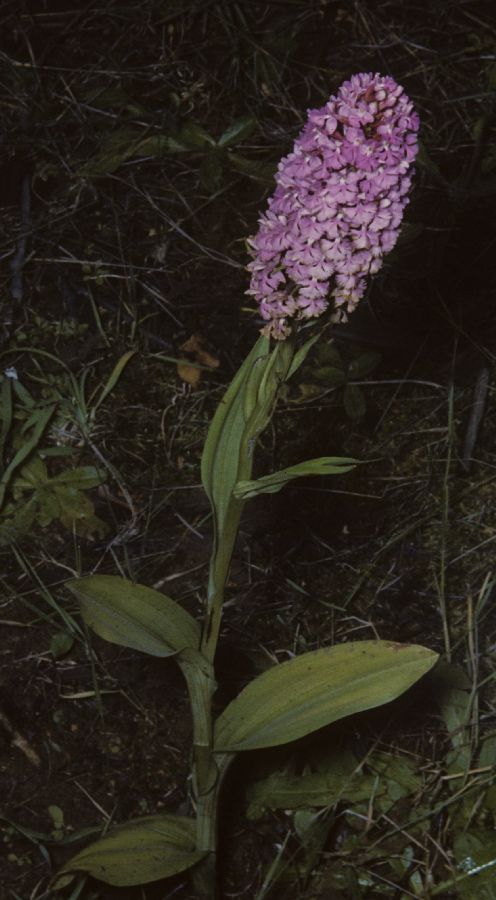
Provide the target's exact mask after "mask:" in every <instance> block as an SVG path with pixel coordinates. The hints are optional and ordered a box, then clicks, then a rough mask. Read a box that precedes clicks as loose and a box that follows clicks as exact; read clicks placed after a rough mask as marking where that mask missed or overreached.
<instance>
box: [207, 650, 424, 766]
mask: <svg viewBox="0 0 496 900" xmlns="http://www.w3.org/2000/svg"><path fill="white" fill-rule="evenodd" d="M437 658H438V654H437V653H434V652H433V651H431V650H427V649H426V648H425V647H420V646H417V645H415V644H393V643H390V642H388V641H359V642H354V643H350V644H340V645H338V646H335V647H328V648H326V649H322V650H314V651H312V652H311V653H304V654H302V656H297V657H296V658H295V659H292V660H289V662H284V663H281V664H280V665H278V666H275V667H274V668H273V669H269V671H268V672H264V673H263V675H259V676H258V678H255V680H254V681H252V682H251V684H249V685H248V686H247V687H246V688H245V689H244V690H243V691H242V692H241V694H239V696H238V697H236V698H235V699H234V700H233V701H232V702H231V703H230V704H229V706H228V707H227V708H226V709H225V710H224V712H223V713H222V714H221V716H220V717H219V719H218V720H217V723H216V728H215V742H214V744H215V750H216V751H217V752H220V751H222V752H224V751H228V750H229V751H232V752H238V751H241V750H254V749H257V748H262V747H276V746H278V745H280V744H286V743H288V742H289V741H294V740H296V739H297V738H300V737H303V736H304V735H306V734H310V733H311V732H312V731H316V730H317V729H318V728H322V727H323V726H324V725H329V724H330V723H331V722H336V721H337V720H338V719H342V718H344V717H345V716H350V715H352V714H353V713H357V712H362V711H363V710H366V709H373V708H374V707H376V706H381V705H382V704H384V703H389V702H390V701H391V700H394V699H395V698H396V697H399V696H400V694H402V693H403V692H404V691H406V690H407V689H408V688H409V687H411V685H412V684H414V683H415V682H416V681H417V680H418V679H419V678H421V677H422V675H424V674H425V673H426V672H428V671H429V669H431V668H432V666H433V665H434V663H435V662H436V660H437Z"/></svg>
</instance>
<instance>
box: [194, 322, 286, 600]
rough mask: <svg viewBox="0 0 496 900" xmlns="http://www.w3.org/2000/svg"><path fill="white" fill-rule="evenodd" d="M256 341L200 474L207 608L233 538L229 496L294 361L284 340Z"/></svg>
mask: <svg viewBox="0 0 496 900" xmlns="http://www.w3.org/2000/svg"><path fill="white" fill-rule="evenodd" d="M269 348H270V342H269V339H268V338H266V337H263V336H262V337H260V338H259V339H258V341H257V342H256V344H255V346H254V347H253V348H252V350H251V352H250V353H249V354H248V356H247V357H246V359H245V361H244V362H243V363H242V365H241V366H240V368H239V369H238V371H237V373H236V375H235V376H234V378H233V380H232V382H231V384H230V385H229V387H228V389H227V391H226V393H225V394H224V397H223V398H222V400H221V402H220V404H219V406H218V407H217V410H216V412H215V415H214V417H213V419H212V422H211V423H210V428H209V430H208V435H207V439H206V441H205V446H204V449H203V455H202V463H201V472H202V482H203V486H204V488H205V492H206V494H207V496H208V498H209V500H210V503H211V506H212V512H213V518H214V549H213V553H212V559H211V565H210V580H209V590H208V596H209V609H210V608H211V606H212V603H213V598H214V597H216V596H218V594H219V592H221V591H222V589H223V586H224V583H225V580H226V577H227V570H228V568H229V562H230V559H231V554H232V549H233V545H234V540H235V537H236V532H237V527H238V524H239V518H240V515H241V510H242V502H241V501H240V500H238V499H237V498H236V497H234V495H233V491H234V488H235V486H236V484H237V483H238V481H248V480H249V479H250V476H251V470H252V461H253V451H254V447H255V442H256V440H257V438H258V435H259V434H260V433H261V432H262V431H263V429H264V428H265V427H266V425H267V423H268V422H269V419H270V417H271V415H272V411H273V408H274V405H275V402H276V399H277V394H278V391H279V388H280V386H281V384H282V383H283V382H284V380H285V378H286V376H287V373H288V370H289V367H290V365H291V361H292V357H293V346H292V344H291V342H290V341H289V340H287V341H279V342H277V344H276V346H275V347H274V349H273V350H272V352H269Z"/></svg>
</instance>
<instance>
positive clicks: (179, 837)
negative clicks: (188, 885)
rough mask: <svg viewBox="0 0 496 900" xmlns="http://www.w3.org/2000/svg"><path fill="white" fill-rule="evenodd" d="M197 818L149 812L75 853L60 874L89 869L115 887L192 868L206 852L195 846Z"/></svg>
mask: <svg viewBox="0 0 496 900" xmlns="http://www.w3.org/2000/svg"><path fill="white" fill-rule="evenodd" d="M195 839H196V822H195V820H194V819H187V818H185V817H183V816H167V815H163V816H162V815H159V816H146V817H145V818H143V819H133V820H131V821H130V822H127V823H126V824H125V825H119V826H117V828H114V829H113V830H112V831H111V832H110V834H108V835H106V836H105V837H103V838H101V840H99V841H95V843H93V844H90V846H89V847H86V848H85V849H84V850H81V852H80V853H78V854H77V855H76V856H74V857H73V858H72V859H71V860H69V862H68V863H66V864H65V866H64V867H63V868H62V869H61V870H60V872H59V873H58V875H57V880H56V882H55V887H64V886H65V885H66V884H67V883H68V878H67V876H68V875H70V874H72V873H74V874H75V873H77V872H86V873H88V875H92V876H93V878H97V879H98V880H99V881H104V882H105V884H112V885H115V886H116V887H131V886H132V885H136V884H147V883H149V882H151V881H158V880H159V879H160V878H169V877H170V876H171V875H176V874H177V873H178V872H183V871H184V870H185V869H189V868H191V866H194V865H195V864H196V863H197V862H199V860H200V859H202V857H203V856H204V855H205V854H204V853H202V852H201V851H198V850H196V848H195Z"/></svg>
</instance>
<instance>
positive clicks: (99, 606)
mask: <svg viewBox="0 0 496 900" xmlns="http://www.w3.org/2000/svg"><path fill="white" fill-rule="evenodd" d="M66 586H67V587H68V588H69V590H70V591H71V592H72V593H73V594H74V595H75V597H76V598H77V600H78V602H79V604H80V607H81V615H82V616H83V619H84V621H85V622H86V624H87V625H89V626H90V628H93V630H94V631H96V633H97V634H98V635H99V636H100V637H102V638H104V639H105V640H106V641H110V642H111V643H113V644H119V645H120V646H121V647H131V648H132V649H133V650H141V652H142V653H148V654H149V655H150V656H162V657H165V656H171V655H172V654H174V653H178V652H179V651H181V650H183V649H184V648H186V647H190V648H193V649H197V648H198V645H199V642H200V629H199V626H198V624H197V623H196V622H195V620H194V619H193V618H192V616H190V615H189V613H187V612H186V610H184V609H183V608H182V607H181V606H179V605H178V604H177V603H175V602H174V600H171V599H170V597H167V596H166V595H165V594H161V593H160V592H159V591H155V590H153V588H149V587H145V586H144V585H142V584H133V583H132V582H131V581H128V580H127V579H126V578H120V577H118V576H117V575H88V576H86V578H75V579H73V580H71V581H67V582H66Z"/></svg>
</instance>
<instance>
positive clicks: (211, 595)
mask: <svg viewBox="0 0 496 900" xmlns="http://www.w3.org/2000/svg"><path fill="white" fill-rule="evenodd" d="M243 507H244V502H243V501H241V500H235V499H232V500H231V502H230V504H229V511H228V515H227V516H226V521H225V523H223V524H224V527H223V529H222V538H221V540H218V539H217V537H216V538H215V543H214V551H213V554H212V560H211V563H210V573H209V579H208V591H207V617H206V620H205V625H204V628H203V635H202V642H201V652H202V654H203V656H205V658H206V659H208V661H209V662H210V663H211V664H212V665H213V663H214V660H215V653H216V650H217V643H218V640H219V632H220V625H221V621H222V605H223V603H224V591H225V587H226V582H227V579H228V576H229V569H230V568H231V559H232V555H233V550H234V544H235V543H236V538H237V536H238V530H239V523H240V520H241V513H242V511H243Z"/></svg>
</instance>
